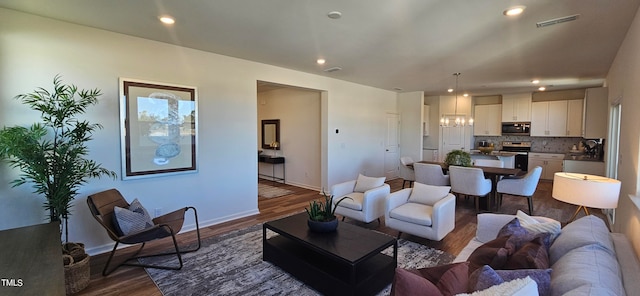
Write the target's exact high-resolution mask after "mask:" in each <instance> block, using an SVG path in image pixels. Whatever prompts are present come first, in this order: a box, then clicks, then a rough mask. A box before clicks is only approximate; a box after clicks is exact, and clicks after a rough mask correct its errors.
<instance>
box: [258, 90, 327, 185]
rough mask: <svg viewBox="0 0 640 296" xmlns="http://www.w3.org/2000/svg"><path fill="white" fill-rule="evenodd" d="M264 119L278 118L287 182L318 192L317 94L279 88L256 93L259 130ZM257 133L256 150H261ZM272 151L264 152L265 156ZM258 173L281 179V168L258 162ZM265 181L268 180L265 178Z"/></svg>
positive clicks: (318, 120)
mask: <svg viewBox="0 0 640 296" xmlns="http://www.w3.org/2000/svg"><path fill="white" fill-rule="evenodd" d="M263 119H280V150H279V151H277V152H276V153H277V155H278V156H284V157H285V165H286V183H287V184H291V185H295V186H300V187H305V188H310V189H316V190H320V189H321V185H322V184H321V177H320V174H321V172H322V170H321V165H320V159H321V158H320V156H321V142H320V131H321V126H320V123H321V122H320V92H319V91H312V90H302V89H298V88H280V89H276V90H271V91H265V92H260V93H258V129H260V127H261V120H263ZM260 137H261V134H260V130H259V131H258V149H260V150H262V148H261V145H260V143H262V142H261V139H260ZM272 152H273V151H269V150H265V152H263V153H265V154H271V153H272ZM258 169H259V170H260V172H261V173H263V174H267V175H271V174H272V173H273V169H275V172H276V173H275V174H276V176H282V172H281V171H282V166H281V165H276V166H275V167H274V168H272V167H271V164H263V163H259V168H258ZM267 179H268V178H267Z"/></svg>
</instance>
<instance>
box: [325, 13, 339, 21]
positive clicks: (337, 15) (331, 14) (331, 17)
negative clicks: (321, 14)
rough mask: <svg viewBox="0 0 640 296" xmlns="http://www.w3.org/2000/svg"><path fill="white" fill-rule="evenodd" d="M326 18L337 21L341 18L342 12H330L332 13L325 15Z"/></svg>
mask: <svg viewBox="0 0 640 296" xmlns="http://www.w3.org/2000/svg"><path fill="white" fill-rule="evenodd" d="M327 16H328V17H329V18H330V19H334V20H337V19H339V18H341V17H342V12H339V11H332V12H329V13H327Z"/></svg>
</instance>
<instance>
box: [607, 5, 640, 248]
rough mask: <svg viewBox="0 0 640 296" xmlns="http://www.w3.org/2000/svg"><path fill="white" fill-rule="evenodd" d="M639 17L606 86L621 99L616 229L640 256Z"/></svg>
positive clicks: (611, 99)
mask: <svg viewBox="0 0 640 296" xmlns="http://www.w3.org/2000/svg"><path fill="white" fill-rule="evenodd" d="M638 52H640V16H639V15H638V14H637V13H636V17H635V19H634V21H633V23H632V24H631V27H630V28H629V31H628V32H627V37H626V38H625V40H624V42H623V44H622V46H621V47H620V49H619V50H618V54H617V55H616V58H615V60H614V62H613V64H612V66H611V69H610V70H609V75H608V76H607V85H608V87H609V101H610V102H612V101H615V100H621V103H622V115H621V121H622V122H621V127H620V144H619V147H620V154H619V157H620V161H619V166H620V167H619V170H618V179H619V180H620V181H621V182H622V188H621V190H620V200H619V202H618V208H617V209H616V223H615V224H614V231H616V232H622V233H625V234H626V235H627V237H629V238H630V239H631V240H632V243H633V247H634V249H635V251H636V254H638V256H640V211H639V210H638V208H637V207H636V206H634V205H633V203H632V202H631V200H630V199H629V198H628V195H629V194H633V195H638V194H640V192H639V191H638V188H639V186H638V185H640V178H639V174H638V172H639V171H640V166H639V165H638V164H639V162H638V159H639V158H640V131H639V130H638V126H640V116H638V114H640V84H639V83H638V81H640V58H639V57H638Z"/></svg>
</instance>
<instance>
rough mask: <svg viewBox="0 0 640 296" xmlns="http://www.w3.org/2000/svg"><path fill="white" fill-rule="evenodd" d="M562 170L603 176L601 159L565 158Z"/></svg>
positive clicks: (603, 170) (603, 169)
mask: <svg viewBox="0 0 640 296" xmlns="http://www.w3.org/2000/svg"><path fill="white" fill-rule="evenodd" d="M562 170H563V171H564V172H568V173H581V174H589V175H596V176H604V173H605V167H604V162H603V161H584V160H565V161H564V163H563V166H562Z"/></svg>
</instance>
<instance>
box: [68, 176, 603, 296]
mask: <svg viewBox="0 0 640 296" xmlns="http://www.w3.org/2000/svg"><path fill="white" fill-rule="evenodd" d="M260 182H265V183H267V184H270V185H274V186H282V187H284V188H286V189H290V190H293V194H290V195H287V196H283V197H278V198H272V199H264V198H258V207H259V209H260V214H258V215H254V216H251V217H246V218H242V219H238V220H235V221H231V222H227V223H223V224H218V225H213V226H209V227H204V228H202V229H201V235H202V237H203V238H207V237H211V236H215V235H219V234H222V233H226V232H229V231H232V230H236V229H242V228H245V227H248V226H251V225H255V224H260V223H263V222H265V221H270V220H274V219H277V218H279V217H283V216H287V215H290V214H293V213H298V212H302V211H304V208H305V207H306V206H308V203H309V201H310V200H313V199H318V198H320V195H318V192H317V191H313V190H308V189H304V188H299V187H294V186H290V185H283V184H279V183H273V182H269V181H263V180H261V181H260ZM387 183H389V184H390V186H391V191H392V192H394V191H397V190H400V189H401V187H402V180H401V179H397V180H392V181H389V182H387ZM551 188H552V183H551V182H550V181H540V183H539V184H538V188H537V190H536V193H535V195H534V213H533V214H534V215H539V216H546V217H550V218H553V219H556V220H559V221H567V220H568V219H569V218H570V217H571V215H572V214H573V213H574V211H575V209H576V208H575V207H574V206H572V205H569V204H565V203H562V202H559V201H556V200H554V199H553V198H552V197H551ZM517 210H522V211H524V212H526V211H527V201H526V199H525V198H521V197H509V196H505V197H504V199H503V205H502V207H501V208H500V209H499V210H497V211H496V212H497V213H506V214H515V213H516V211H517ZM591 213H592V214H596V215H599V216H600V217H603V216H602V214H601V213H600V211H599V210H593V211H591ZM476 221H477V219H476V212H475V207H474V204H473V199H469V200H465V199H464V198H458V200H457V205H456V227H455V229H454V230H453V232H451V233H450V234H448V235H447V236H446V237H445V238H444V239H443V240H442V241H439V242H436V241H429V240H426V239H423V238H419V237H414V236H410V235H406V234H403V235H402V238H404V239H408V240H411V241H414V242H417V243H421V244H424V245H427V246H430V247H433V248H437V249H440V250H443V251H445V252H448V253H450V254H453V255H457V254H458V253H459V252H460V250H462V248H464V246H465V245H466V244H467V242H468V241H469V240H471V238H473V237H474V236H475V231H476ZM346 222H349V223H353V224H356V225H360V226H363V227H366V228H369V229H375V230H378V231H381V232H384V233H387V234H390V235H393V236H396V235H397V234H398V232H397V231H395V230H393V229H389V228H387V227H385V226H384V221H382V223H381V224H378V222H375V221H374V222H372V223H369V224H364V223H361V222H358V221H353V220H349V219H347V220H346ZM178 239H179V242H180V243H190V242H194V241H195V240H196V235H195V231H192V232H187V233H182V234H180V235H178ZM170 246H171V245H170V239H165V240H161V241H157V242H153V243H151V244H147V246H146V247H145V249H147V250H149V251H157V250H169V249H170V248H171V247H170ZM119 252H121V253H119V254H120V255H127V254H128V253H131V252H132V250H121V251H119ZM107 255H108V254H100V255H96V256H93V257H91V282H90V283H89V286H88V287H87V288H86V289H85V290H83V291H81V292H80V293H78V294H77V295H162V294H161V293H160V291H159V290H158V288H157V287H156V285H155V284H154V283H153V281H152V280H151V279H150V278H149V276H148V275H147V273H146V272H145V271H144V269H143V268H139V267H128V266H123V267H120V268H119V269H117V270H116V271H114V272H113V273H112V274H110V275H109V276H106V277H103V276H102V274H101V272H102V268H103V267H104V264H105V262H106V260H107ZM124 257H125V256H116V258H115V259H114V260H117V259H118V258H124Z"/></svg>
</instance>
